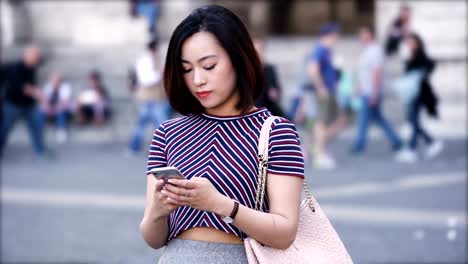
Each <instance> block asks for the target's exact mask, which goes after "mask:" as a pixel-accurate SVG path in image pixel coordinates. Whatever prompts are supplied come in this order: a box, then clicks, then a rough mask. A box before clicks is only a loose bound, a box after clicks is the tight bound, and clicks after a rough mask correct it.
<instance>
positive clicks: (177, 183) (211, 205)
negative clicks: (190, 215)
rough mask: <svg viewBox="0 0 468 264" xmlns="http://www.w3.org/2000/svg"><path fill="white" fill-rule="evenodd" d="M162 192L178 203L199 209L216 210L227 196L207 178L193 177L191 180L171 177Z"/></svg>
mask: <svg viewBox="0 0 468 264" xmlns="http://www.w3.org/2000/svg"><path fill="white" fill-rule="evenodd" d="M169 183H170V184H165V185H164V187H163V190H162V193H163V194H164V195H166V196H168V197H170V198H171V199H173V200H175V201H176V203H177V204H179V205H182V206H189V207H192V208H195V209H198V210H202V211H208V212H215V211H216V209H217V207H218V203H219V202H220V201H221V200H223V199H222V198H225V196H224V195H222V194H221V193H219V192H218V190H216V188H215V187H214V186H213V184H212V183H211V182H210V181H209V180H208V179H206V178H201V177H193V178H192V179H190V180H178V179H170V180H169Z"/></svg>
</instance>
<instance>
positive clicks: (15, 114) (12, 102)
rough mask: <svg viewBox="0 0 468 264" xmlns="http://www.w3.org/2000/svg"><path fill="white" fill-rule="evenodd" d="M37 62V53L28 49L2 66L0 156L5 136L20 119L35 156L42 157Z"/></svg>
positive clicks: (4, 143)
mask: <svg viewBox="0 0 468 264" xmlns="http://www.w3.org/2000/svg"><path fill="white" fill-rule="evenodd" d="M39 61H40V50H39V49H38V48H36V47H28V48H26V49H25V51H24V54H23V59H22V60H20V61H16V62H12V63H11V64H7V65H6V66H4V67H3V74H4V81H3V85H4V89H5V101H4V104H3V119H2V122H1V127H0V156H1V155H2V152H3V149H4V147H5V145H6V143H7V139H8V134H9V133H10V132H11V130H12V128H13V126H14V124H15V122H16V121H17V119H19V118H24V119H25V120H26V122H27V125H28V130H29V134H30V136H31V139H32V143H33V148H34V151H35V153H36V154H37V155H39V156H43V155H44V154H45V146H44V137H43V122H42V117H41V113H40V111H39V107H38V104H37V103H38V102H40V101H41V100H42V92H41V90H40V89H39V88H38V87H37V86H36V69H37V66H38V64H39Z"/></svg>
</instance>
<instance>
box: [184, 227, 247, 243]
mask: <svg viewBox="0 0 468 264" xmlns="http://www.w3.org/2000/svg"><path fill="white" fill-rule="evenodd" d="M176 238H178V239H185V240H196V241H204V242H215V243H227V244H242V243H243V242H242V240H241V239H240V238H239V237H238V236H236V235H233V234H229V233H226V232H224V231H220V230H217V229H214V228H211V227H193V228H190V229H189V230H185V231H183V232H182V233H180V234H179V235H178V236H177V237H176Z"/></svg>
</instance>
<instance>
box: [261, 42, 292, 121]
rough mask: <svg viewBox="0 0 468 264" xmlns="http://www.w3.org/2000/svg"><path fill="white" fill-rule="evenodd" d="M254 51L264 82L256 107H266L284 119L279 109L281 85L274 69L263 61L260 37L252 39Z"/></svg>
mask: <svg viewBox="0 0 468 264" xmlns="http://www.w3.org/2000/svg"><path fill="white" fill-rule="evenodd" d="M253 42H254V46H255V50H256V51H257V54H258V56H259V57H260V61H261V62H262V65H263V76H264V79H265V82H264V84H263V90H262V94H261V95H260V97H259V98H258V99H257V100H256V101H255V105H256V106H257V107H266V108H267V109H268V110H270V112H271V113H272V114H273V115H275V116H282V117H285V114H284V112H283V110H282V109H281V94H282V93H281V85H280V83H279V80H278V75H277V74H276V67H275V65H273V64H270V63H267V62H266V61H265V40H264V39H263V38H262V37H255V38H254V39H253Z"/></svg>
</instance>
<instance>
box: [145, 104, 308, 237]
mask: <svg viewBox="0 0 468 264" xmlns="http://www.w3.org/2000/svg"><path fill="white" fill-rule="evenodd" d="M269 116H271V113H270V112H269V111H268V110H267V109H266V108H260V109H257V110H255V111H253V112H250V113H248V114H246V115H243V116H223V117H220V116H214V115H208V114H205V113H202V114H197V115H195V114H193V115H188V116H185V117H181V118H177V119H172V120H168V121H166V122H164V123H163V124H161V125H160V126H159V128H158V129H157V130H156V132H155V133H154V136H153V140H152V142H151V147H150V151H149V155H148V166H147V171H146V172H147V174H148V173H150V172H151V169H153V168H159V167H168V166H170V167H176V168H178V169H179V171H180V172H181V173H182V174H183V175H184V176H185V178H186V179H191V178H192V177H204V178H207V179H209V180H210V182H211V183H212V184H213V185H214V186H215V187H216V189H217V190H218V191H219V192H220V193H221V194H223V195H225V196H227V197H229V198H232V199H234V200H237V201H239V203H240V204H242V205H245V206H247V207H250V208H254V207H255V193H256V191H257V168H258V165H257V164H258V163H257V162H258V160H257V147H258V138H259V136H260V130H261V128H262V125H263V123H264V121H265V120H266V119H267V118H268V117H269ZM268 154H269V161H268V173H272V174H279V175H285V176H296V177H301V178H303V177H304V159H303V156H302V151H301V147H300V142H299V136H298V133H297V131H296V128H295V127H294V125H293V124H292V123H291V122H289V121H288V120H287V119H284V118H280V119H276V120H275V122H274V123H273V125H272V129H271V132H270V141H269V153H268ZM263 208H264V210H265V211H266V212H268V202H267V201H266V202H265V205H264V206H263ZM192 227H212V228H216V229H218V230H222V231H225V232H227V233H231V234H234V235H237V236H239V237H240V238H242V239H243V238H245V237H246V235H245V234H244V233H243V232H242V231H240V230H239V229H238V228H236V227H235V226H233V225H231V224H226V223H225V222H224V221H223V220H222V219H221V216H219V215H216V214H214V213H211V212H206V211H200V210H197V209H194V208H191V207H187V206H182V207H179V208H178V209H177V210H176V211H174V212H172V213H171V214H170V216H169V237H168V241H170V240H171V239H173V238H174V237H176V236H177V235H178V234H179V233H181V232H182V231H185V230H188V229H190V228H192Z"/></svg>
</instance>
